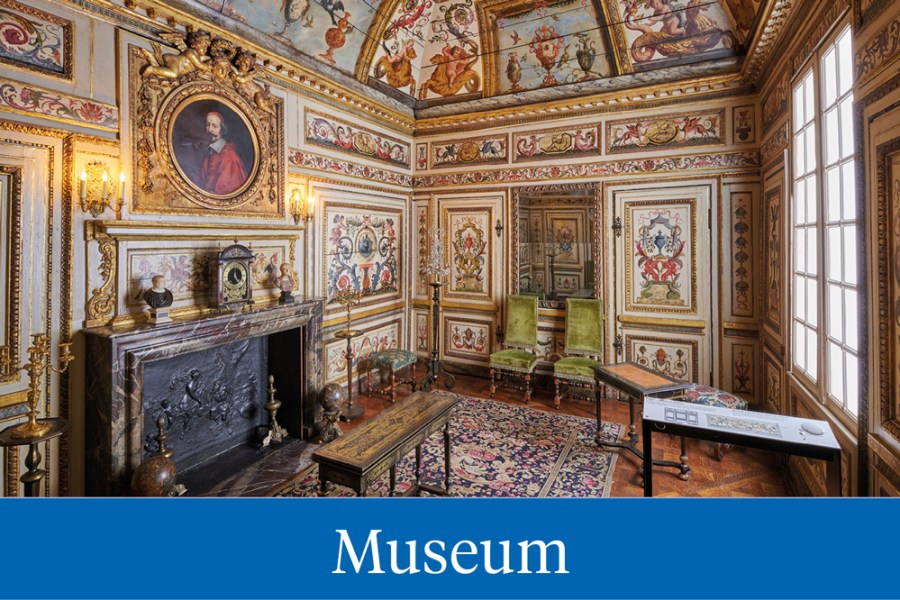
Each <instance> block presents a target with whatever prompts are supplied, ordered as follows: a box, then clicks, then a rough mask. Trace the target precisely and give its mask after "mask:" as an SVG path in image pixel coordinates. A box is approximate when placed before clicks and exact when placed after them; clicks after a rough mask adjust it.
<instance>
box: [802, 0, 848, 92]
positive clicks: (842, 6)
mask: <svg viewBox="0 0 900 600" xmlns="http://www.w3.org/2000/svg"><path fill="white" fill-rule="evenodd" d="M848 10H850V0H833V1H832V2H831V3H829V4H828V9H827V10H825V11H824V12H822V13H820V14H818V15H817V18H816V19H815V22H816V23H818V24H817V25H816V28H815V29H813V30H811V31H807V32H806V34H805V35H804V36H803V38H804V40H805V41H804V42H803V43H802V45H801V46H800V47H799V48H797V49H795V50H794V52H792V53H791V74H796V73H797V72H798V71H799V70H800V69H801V68H802V67H803V65H804V64H805V63H806V61H807V60H808V59H809V57H810V56H812V54H813V52H815V50H816V48H818V47H819V44H821V43H822V40H823V39H825V36H826V35H828V32H829V31H830V30H831V28H832V27H834V25H835V23H837V22H838V21H839V20H840V18H841V17H842V16H844V13H845V12H847V11H848Z"/></svg>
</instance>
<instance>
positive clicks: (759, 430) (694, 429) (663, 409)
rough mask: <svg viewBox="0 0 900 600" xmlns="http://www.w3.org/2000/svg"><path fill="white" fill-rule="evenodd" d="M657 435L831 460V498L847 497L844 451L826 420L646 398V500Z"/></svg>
mask: <svg viewBox="0 0 900 600" xmlns="http://www.w3.org/2000/svg"><path fill="white" fill-rule="evenodd" d="M654 431H655V432H661V433H668V434H670V435H679V436H682V437H689V438H694V439H698V440H708V441H711V442H719V443H723V444H735V445H737V446H748V447H750V448H760V449H762V450H774V451H775V452H784V453H786V454H795V455H797V456H805V457H807V458H818V459H821V460H825V461H828V464H827V469H826V484H825V485H826V490H827V492H828V494H829V495H832V496H840V495H841V446H840V445H839V444H838V442H837V439H836V438H835V437H834V433H833V432H832V431H831V426H830V425H829V424H828V423H827V422H825V421H817V420H814V419H804V418H798V417H785V416H782V415H773V414H769V413H760V412H754V411H749V410H735V409H731V408H721V407H717V406H702V405H697V404H685V403H684V402H680V401H672V400H664V399H660V398H651V397H646V398H644V414H643V433H644V452H643V454H644V496H652V495H653V470H652V468H651V465H650V457H651V456H652V455H653V452H652V442H653V440H652V435H651V434H652V433H653V432H654Z"/></svg>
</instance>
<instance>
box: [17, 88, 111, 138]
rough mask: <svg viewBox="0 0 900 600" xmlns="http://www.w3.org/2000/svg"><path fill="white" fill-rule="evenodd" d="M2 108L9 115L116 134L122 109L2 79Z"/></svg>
mask: <svg viewBox="0 0 900 600" xmlns="http://www.w3.org/2000/svg"><path fill="white" fill-rule="evenodd" d="M0 107H2V108H3V109H4V110H7V111H9V112H13V113H18V114H20V115H27V116H29V117H40V118H43V119H48V120H50V121H57V122H59V123H65V124H68V125H78V126H79V127H88V128H91V129H100V130H103V131H110V132H116V131H118V129H119V109H118V108H116V107H115V106H113V105H112V104H104V103H102V102H97V101H95V100H89V99H87V98H79V97H78V96H72V95H69V94H63V93H62V92H57V91H54V90H49V89H46V88H42V87H39V86H36V85H32V84H30V83H22V82H20V81H13V80H12V79H7V78H5V77H0Z"/></svg>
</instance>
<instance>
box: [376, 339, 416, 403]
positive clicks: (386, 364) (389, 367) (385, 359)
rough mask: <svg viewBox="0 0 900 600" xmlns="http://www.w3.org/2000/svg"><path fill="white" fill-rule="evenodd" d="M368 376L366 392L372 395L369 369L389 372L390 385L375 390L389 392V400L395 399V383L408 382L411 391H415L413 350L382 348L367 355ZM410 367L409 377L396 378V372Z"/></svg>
mask: <svg viewBox="0 0 900 600" xmlns="http://www.w3.org/2000/svg"><path fill="white" fill-rule="evenodd" d="M368 362H369V377H368V388H369V389H368V394H369V396H371V395H372V371H371V369H381V370H382V372H387V373H389V377H390V385H389V386H388V387H386V388H384V389H382V390H376V391H378V392H380V393H390V395H391V402H394V401H396V400H397V384H399V383H408V384H409V385H410V386H411V387H412V391H414V392H415V391H416V355H415V353H414V352H409V351H407V350H397V349H395V348H392V349H390V350H382V351H381V352H376V353H374V354H372V355H371V356H369V358H368ZM406 367H410V370H411V371H412V373H411V375H410V379H397V372H398V371H400V370H402V369H404V368H406Z"/></svg>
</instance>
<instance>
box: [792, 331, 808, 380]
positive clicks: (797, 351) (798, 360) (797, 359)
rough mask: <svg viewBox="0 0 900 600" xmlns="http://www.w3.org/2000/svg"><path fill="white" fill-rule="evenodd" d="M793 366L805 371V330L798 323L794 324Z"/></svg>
mask: <svg viewBox="0 0 900 600" xmlns="http://www.w3.org/2000/svg"><path fill="white" fill-rule="evenodd" d="M794 364H795V365H797V366H798V367H800V368H801V369H803V370H804V371H807V370H808V369H807V367H806V329H805V328H804V327H803V325H801V324H800V323H794Z"/></svg>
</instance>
